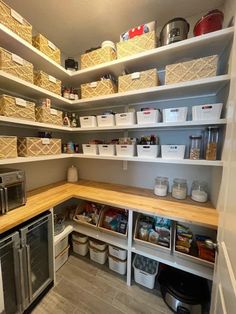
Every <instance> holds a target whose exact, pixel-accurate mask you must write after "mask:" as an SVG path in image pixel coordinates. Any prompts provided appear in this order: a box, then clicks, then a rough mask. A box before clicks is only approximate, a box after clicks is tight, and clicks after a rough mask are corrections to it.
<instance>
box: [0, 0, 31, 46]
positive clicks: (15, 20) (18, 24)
mask: <svg viewBox="0 0 236 314" xmlns="http://www.w3.org/2000/svg"><path fill="white" fill-rule="evenodd" d="M0 23H2V24H3V25H4V26H6V27H8V28H9V29H10V30H11V31H13V32H14V33H16V34H17V35H18V36H20V37H21V38H23V39H25V40H26V41H28V42H29V43H32V26H31V25H30V24H29V23H28V22H27V21H26V20H25V19H24V18H23V17H22V16H21V15H20V14H19V13H17V12H16V11H14V10H13V9H11V8H10V7H9V6H8V5H7V4H6V3H4V2H3V1H1V0H0Z"/></svg>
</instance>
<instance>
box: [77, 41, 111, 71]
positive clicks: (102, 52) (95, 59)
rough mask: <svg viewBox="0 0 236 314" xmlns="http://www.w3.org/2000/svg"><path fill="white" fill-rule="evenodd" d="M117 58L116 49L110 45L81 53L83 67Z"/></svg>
mask: <svg viewBox="0 0 236 314" xmlns="http://www.w3.org/2000/svg"><path fill="white" fill-rule="evenodd" d="M115 59H116V51H115V50H114V49H113V48H112V47H109V46H105V47H102V48H100V49H96V50H93V51H90V52H88V53H85V54H83V55H81V57H80V64H81V69H86V68H90V67H93V66H96V65H98V64H101V63H105V62H110V61H113V60H115Z"/></svg>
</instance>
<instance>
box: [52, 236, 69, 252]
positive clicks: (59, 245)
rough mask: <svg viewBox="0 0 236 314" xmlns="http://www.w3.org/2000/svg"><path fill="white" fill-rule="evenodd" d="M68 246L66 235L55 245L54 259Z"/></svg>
mask: <svg viewBox="0 0 236 314" xmlns="http://www.w3.org/2000/svg"><path fill="white" fill-rule="evenodd" d="M67 246H68V235H67V236H66V237H65V238H63V239H62V240H61V241H60V242H58V243H57V244H56V245H55V257H57V256H58V255H59V254H60V253H61V252H62V251H64V250H65V248H67Z"/></svg>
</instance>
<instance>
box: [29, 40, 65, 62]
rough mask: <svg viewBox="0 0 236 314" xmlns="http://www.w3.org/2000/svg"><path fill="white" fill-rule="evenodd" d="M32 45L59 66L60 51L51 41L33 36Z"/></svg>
mask: <svg viewBox="0 0 236 314" xmlns="http://www.w3.org/2000/svg"><path fill="white" fill-rule="evenodd" d="M32 44H33V46H34V47H35V48H37V49H38V50H40V51H42V52H43V53H44V54H45V55H47V56H48V57H49V58H51V59H52V60H53V61H55V62H57V63H58V64H61V51H60V49H58V48H57V47H56V46H55V45H54V44H53V43H52V42H51V41H49V40H48V39H47V38H46V37H44V36H43V35H41V34H38V35H36V36H33V39H32Z"/></svg>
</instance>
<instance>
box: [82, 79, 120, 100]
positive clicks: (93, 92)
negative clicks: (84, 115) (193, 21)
mask: <svg viewBox="0 0 236 314" xmlns="http://www.w3.org/2000/svg"><path fill="white" fill-rule="evenodd" d="M116 92H117V86H116V85H115V84H114V83H113V82H112V80H101V81H97V82H92V83H87V84H82V85H81V98H92V97H97V96H103V95H109V94H114V93H116Z"/></svg>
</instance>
